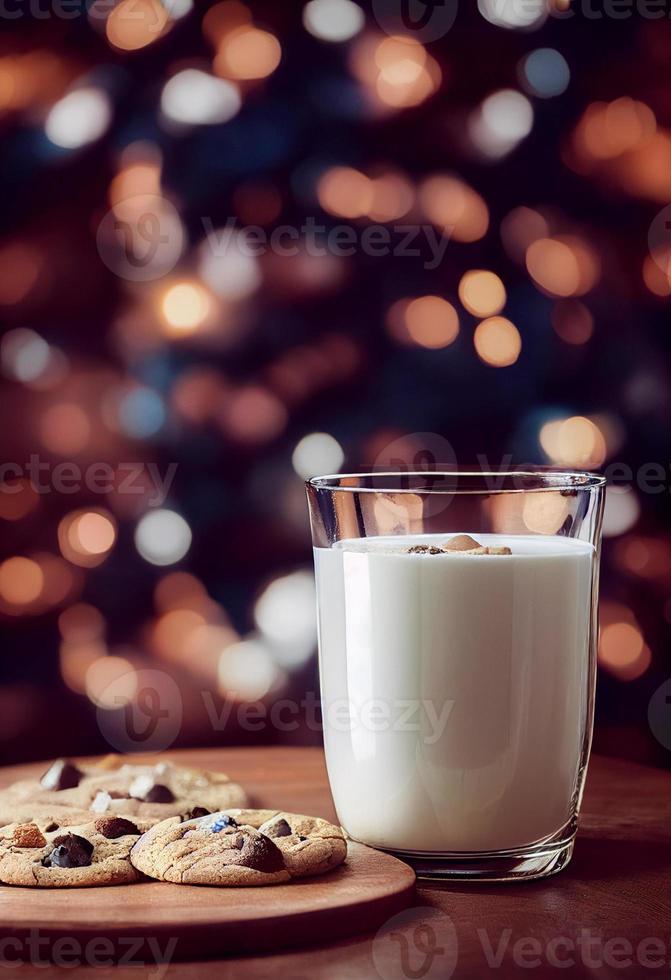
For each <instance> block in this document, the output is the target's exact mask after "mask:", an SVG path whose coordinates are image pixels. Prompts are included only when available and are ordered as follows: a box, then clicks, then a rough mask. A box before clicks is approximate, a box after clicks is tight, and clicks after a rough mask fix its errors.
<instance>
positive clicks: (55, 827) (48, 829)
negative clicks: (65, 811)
mask: <svg viewBox="0 0 671 980" xmlns="http://www.w3.org/2000/svg"><path fill="white" fill-rule="evenodd" d="M59 827H60V824H59V823H56V821H55V820H52V821H51V822H50V823H48V824H47V825H46V827H45V828H44V832H45V834H52V833H53V832H54V830H58V828H59Z"/></svg>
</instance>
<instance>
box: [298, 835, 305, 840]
mask: <svg viewBox="0 0 671 980" xmlns="http://www.w3.org/2000/svg"><path fill="white" fill-rule="evenodd" d="M298 839H299V840H307V837H301V835H300V834H298Z"/></svg>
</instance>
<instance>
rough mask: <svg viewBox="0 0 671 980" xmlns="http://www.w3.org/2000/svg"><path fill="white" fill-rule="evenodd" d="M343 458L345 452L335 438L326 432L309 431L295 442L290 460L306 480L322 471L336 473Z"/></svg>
mask: <svg viewBox="0 0 671 980" xmlns="http://www.w3.org/2000/svg"><path fill="white" fill-rule="evenodd" d="M344 459H345V453H344V452H343V448H342V446H341V445H340V443H339V442H338V440H337V439H334V438H333V436H331V435H329V434H328V432H311V433H310V435H307V436H303V438H302V439H301V440H300V442H299V443H298V444H297V446H296V448H295V449H294V451H293V454H292V457H291V462H292V464H293V467H294V469H295V471H296V472H297V473H298V475H299V476H302V477H303V479H304V480H308V479H309V478H310V477H311V476H319V475H320V474H322V473H336V472H337V471H338V470H339V469H340V467H341V466H342V464H343V460H344Z"/></svg>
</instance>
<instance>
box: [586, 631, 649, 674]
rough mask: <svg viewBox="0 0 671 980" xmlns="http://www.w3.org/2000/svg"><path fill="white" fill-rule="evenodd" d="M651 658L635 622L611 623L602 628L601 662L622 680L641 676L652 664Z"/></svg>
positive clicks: (600, 643)
mask: <svg viewBox="0 0 671 980" xmlns="http://www.w3.org/2000/svg"><path fill="white" fill-rule="evenodd" d="M651 659H652V658H651V654H650V650H649V649H648V647H647V646H646V645H645V642H644V640H643V635H642V634H641V631H640V630H639V628H638V626H636V625H635V624H634V623H632V622H614V623H609V624H608V625H606V626H604V627H603V629H602V630H601V637H600V640H599V663H600V664H601V666H602V667H605V668H606V670H608V671H609V672H610V673H612V674H614V675H615V676H616V677H618V678H619V679H620V680H622V681H631V680H635V678H637V677H640V676H641V674H644V673H645V671H646V670H647V669H648V667H649V666H650V662H651Z"/></svg>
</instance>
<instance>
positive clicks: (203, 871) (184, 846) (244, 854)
mask: <svg viewBox="0 0 671 980" xmlns="http://www.w3.org/2000/svg"><path fill="white" fill-rule="evenodd" d="M130 859H131V862H132V863H133V865H134V866H135V867H136V868H137V870H138V871H141V872H142V873H143V874H145V875H148V876H149V877H150V878H158V879H159V880H160V881H172V882H176V883H177V884H184V885H229V886H230V885H274V884H278V883H280V882H283V881H288V880H289V872H288V871H287V870H286V868H285V866H284V860H283V857H282V852H281V851H280V849H279V848H278V847H277V846H276V844H275V843H274V842H273V841H272V840H271V839H270V838H269V837H267V836H266V835H265V834H262V833H260V832H259V831H258V830H256V829H255V828H254V827H250V826H246V825H240V824H238V823H237V822H236V821H235V820H234V819H232V818H231V817H229V816H228V815H227V814H224V813H214V814H209V815H208V816H204V817H196V818H194V819H191V820H180V819H179V817H170V818H169V819H168V820H163V821H162V822H161V823H159V824H156V825H155V826H154V827H152V829H151V830H149V831H147V833H146V834H143V836H142V837H141V838H140V839H139V841H137V843H136V844H135V845H134V847H133V849H132V851H131V855H130Z"/></svg>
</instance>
